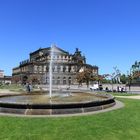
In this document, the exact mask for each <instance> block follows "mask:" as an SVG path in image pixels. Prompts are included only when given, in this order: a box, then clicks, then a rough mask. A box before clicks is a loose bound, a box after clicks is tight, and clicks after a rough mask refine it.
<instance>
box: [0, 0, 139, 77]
mask: <svg viewBox="0 0 140 140" xmlns="http://www.w3.org/2000/svg"><path fill="white" fill-rule="evenodd" d="M139 7H140V1H139V0H0V69H2V70H4V71H5V74H6V75H11V73H12V68H13V67H16V66H18V65H19V62H20V61H22V60H24V59H28V57H29V53H30V52H33V51H35V50H36V49H38V48H40V47H42V48H43V47H49V46H50V45H51V44H52V43H55V44H56V45H57V46H58V47H60V48H62V49H64V50H66V51H69V52H70V53H74V51H75V48H79V49H80V50H81V51H82V53H83V54H84V55H85V56H86V58H87V63H89V64H91V65H97V66H99V68H100V71H99V72H100V73H101V74H104V73H112V72H113V67H115V66H117V67H118V68H119V69H120V70H121V72H122V73H126V72H127V71H128V70H129V69H130V67H131V65H132V64H133V63H134V62H135V61H136V60H140V8H139Z"/></svg>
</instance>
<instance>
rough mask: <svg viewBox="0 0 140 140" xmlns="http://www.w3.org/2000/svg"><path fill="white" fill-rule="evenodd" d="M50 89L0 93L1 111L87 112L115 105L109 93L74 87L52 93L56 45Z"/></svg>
mask: <svg viewBox="0 0 140 140" xmlns="http://www.w3.org/2000/svg"><path fill="white" fill-rule="evenodd" d="M50 56H51V57H50V58H51V59H50V68H49V76H50V79H49V91H48V93H46V91H45V93H36V92H33V93H32V94H27V93H21V94H19V95H16V94H9V95H0V113H5V114H9V113H10V114H18V115H62V114H76V113H86V112H92V111H97V110H102V109H105V108H109V107H112V106H114V105H115V100H114V97H113V96H112V95H109V94H96V93H92V92H90V91H89V92H82V91H77V90H76V91H75V90H74V89H73V90H72V89H71V90H70V89H69V91H68V90H63V91H61V93H60V91H55V92H54V91H53V92H54V93H53V94H52V76H53V74H52V66H53V56H54V47H53V45H52V46H51V50H50Z"/></svg>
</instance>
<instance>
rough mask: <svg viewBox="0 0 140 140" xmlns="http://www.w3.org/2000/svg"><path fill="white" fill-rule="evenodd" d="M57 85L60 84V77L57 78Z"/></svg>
mask: <svg viewBox="0 0 140 140" xmlns="http://www.w3.org/2000/svg"><path fill="white" fill-rule="evenodd" d="M57 84H58V85H59V84H60V77H58V78H57Z"/></svg>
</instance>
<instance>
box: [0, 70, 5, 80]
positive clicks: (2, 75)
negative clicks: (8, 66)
mask: <svg viewBox="0 0 140 140" xmlns="http://www.w3.org/2000/svg"><path fill="white" fill-rule="evenodd" d="M3 77H4V70H0V78H3Z"/></svg>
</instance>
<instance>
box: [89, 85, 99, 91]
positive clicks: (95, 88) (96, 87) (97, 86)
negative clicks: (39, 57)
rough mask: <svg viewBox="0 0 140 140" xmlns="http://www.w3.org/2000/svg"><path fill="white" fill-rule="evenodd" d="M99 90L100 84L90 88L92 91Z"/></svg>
mask: <svg viewBox="0 0 140 140" xmlns="http://www.w3.org/2000/svg"><path fill="white" fill-rule="evenodd" d="M98 89H99V85H98V84H94V85H93V86H92V87H90V90H98Z"/></svg>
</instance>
